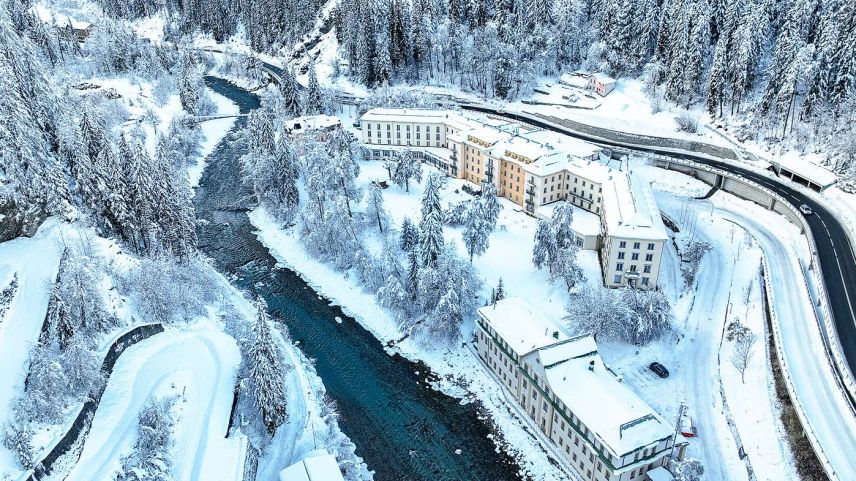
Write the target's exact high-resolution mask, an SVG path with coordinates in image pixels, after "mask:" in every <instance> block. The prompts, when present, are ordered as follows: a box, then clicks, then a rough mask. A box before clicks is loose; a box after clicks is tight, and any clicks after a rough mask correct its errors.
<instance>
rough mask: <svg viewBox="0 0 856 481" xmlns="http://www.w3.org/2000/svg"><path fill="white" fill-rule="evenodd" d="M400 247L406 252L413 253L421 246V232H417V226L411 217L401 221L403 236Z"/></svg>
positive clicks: (401, 236) (401, 235)
mask: <svg viewBox="0 0 856 481" xmlns="http://www.w3.org/2000/svg"><path fill="white" fill-rule="evenodd" d="M398 245H399V247H401V250H403V251H405V252H411V251H412V250H413V249H415V248H416V247H418V246H419V231H418V230H416V226H415V225H413V222H412V221H411V220H410V217H405V218H404V220H403V221H401V234H400V240H399V244H398Z"/></svg>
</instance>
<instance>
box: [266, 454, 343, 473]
mask: <svg viewBox="0 0 856 481" xmlns="http://www.w3.org/2000/svg"><path fill="white" fill-rule="evenodd" d="M344 480H345V478H344V477H342V472H341V471H340V470H339V464H338V463H337V462H336V458H335V456H333V455H332V454H328V453H327V451H325V450H323V449H319V450H317V451H313V452H311V453H309V455H308V456H307V457H306V458H304V459H302V460H301V461H298V462H296V463H294V464H292V465H291V466H289V467H287V468H285V469H283V470H282V471H280V472H279V481H344Z"/></svg>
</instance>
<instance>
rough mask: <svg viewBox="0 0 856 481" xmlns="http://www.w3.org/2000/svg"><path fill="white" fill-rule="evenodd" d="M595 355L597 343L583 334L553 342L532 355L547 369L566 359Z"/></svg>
mask: <svg viewBox="0 0 856 481" xmlns="http://www.w3.org/2000/svg"><path fill="white" fill-rule="evenodd" d="M595 353H597V343H595V341H594V338H593V337H592V336H590V335H588V334H585V335H582V336H577V337H574V338H571V339H568V340H565V341H558V342H554V343H553V344H551V345H549V346H547V347H542V348H540V349H538V350H536V351H535V352H534V353H533V354H532V355H534V356H537V357H538V359H539V360H540V362H541V365H542V366H544V367H545V368H549V367H550V366H553V365H555V364H557V363H561V362H565V361H567V360H568V359H574V358H577V357H582V356H589V355H591V354H595Z"/></svg>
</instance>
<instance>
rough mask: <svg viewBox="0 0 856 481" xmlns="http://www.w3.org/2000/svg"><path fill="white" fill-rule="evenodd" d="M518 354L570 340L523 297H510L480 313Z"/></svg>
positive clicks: (485, 308) (483, 308) (522, 354)
mask: <svg viewBox="0 0 856 481" xmlns="http://www.w3.org/2000/svg"><path fill="white" fill-rule="evenodd" d="M478 312H479V314H480V315H481V316H482V317H484V318H485V319H486V320H487V322H488V324H490V326H491V327H492V328H493V329H494V330H495V331H496V332H497V334H499V336H500V337H501V338H502V339H503V340H504V341H505V342H506V343H507V344H508V347H509V348H511V349H512V350H513V351H514V353H515V354H517V355H518V356H524V355H526V354H528V353H530V352H532V351H534V350H535V349H539V348H542V347H546V346H550V345H552V344H555V343H556V342H558V341H565V340H568V339H570V338H569V337H568V335H567V334H565V332H564V331H563V330H562V329H560V328H559V326H558V325H556V324H555V323H554V322H553V321H551V320H550V319H548V318H547V317H545V316H544V315H543V314H541V313H540V312H538V311H536V310H535V308H534V307H533V306H532V304H529V303H528V302H526V301H524V300H523V299H521V298H519V297H508V298H505V299H502V300H500V301H497V302H495V303H494V304H491V305H488V306H485V307H482V308H480V309H479V310H478Z"/></svg>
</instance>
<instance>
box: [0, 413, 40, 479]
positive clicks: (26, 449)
mask: <svg viewBox="0 0 856 481" xmlns="http://www.w3.org/2000/svg"><path fill="white" fill-rule="evenodd" d="M32 440H33V430H32V428H31V427H30V425H29V423H16V424H10V425H8V426H6V428H5V432H4V433H3V445H4V446H6V449H8V450H9V451H11V452H12V454H14V455H15V458H16V459H17V460H18V462H19V463H20V464H21V467H22V468H24V469H32V468H33V467H35V452H34V450H33V442H32Z"/></svg>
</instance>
